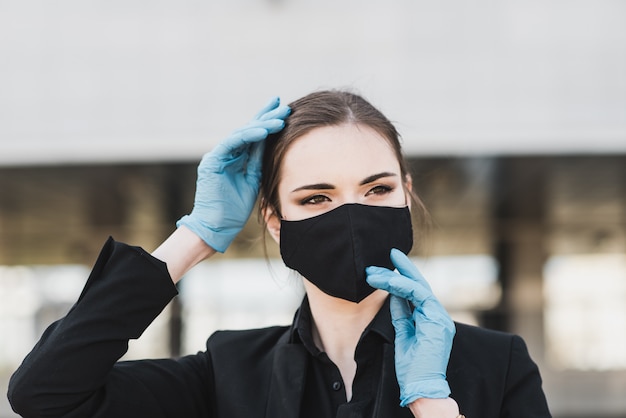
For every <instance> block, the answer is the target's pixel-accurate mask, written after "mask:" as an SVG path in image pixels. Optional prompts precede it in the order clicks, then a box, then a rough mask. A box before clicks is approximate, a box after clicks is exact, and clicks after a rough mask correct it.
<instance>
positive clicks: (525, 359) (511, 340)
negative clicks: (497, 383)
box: [450, 323, 534, 372]
mask: <svg viewBox="0 0 626 418" xmlns="http://www.w3.org/2000/svg"><path fill="white" fill-rule="evenodd" d="M455 325H456V335H455V336H454V341H453V345H452V352H451V353H450V364H451V365H454V366H456V367H459V368H465V367H473V366H474V367H478V368H481V369H482V368H483V367H485V366H488V367H487V369H488V370H492V371H494V372H497V371H498V370H500V371H502V372H505V371H506V370H508V369H509V367H510V366H511V365H512V364H517V365H518V366H522V365H523V364H525V363H527V364H528V365H529V366H530V365H534V363H533V362H532V360H531V358H530V355H529V353H528V349H527V347H526V343H525V342H524V340H523V339H522V338H521V337H520V336H519V335H515V334H511V333H508V332H502V331H495V330H491V329H486V328H481V327H476V326H472V325H467V324H462V323H456V324H455Z"/></svg>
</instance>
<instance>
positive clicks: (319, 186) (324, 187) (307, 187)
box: [291, 171, 397, 193]
mask: <svg viewBox="0 0 626 418" xmlns="http://www.w3.org/2000/svg"><path fill="white" fill-rule="evenodd" d="M384 177H397V174H396V173H390V172H388V171H383V172H382V173H377V174H372V175H371V176H367V177H365V178H364V179H363V180H361V182H360V183H359V185H360V186H363V185H366V184H368V183H372V182H374V181H376V180H378V179H381V178H384ZM334 188H335V186H333V185H332V184H330V183H315V184H306V185H304V186H300V187H296V188H295V189H293V190H292V191H291V193H294V192H298V191H300V190H332V189H334Z"/></svg>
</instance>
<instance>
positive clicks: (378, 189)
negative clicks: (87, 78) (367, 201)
mask: <svg viewBox="0 0 626 418" xmlns="http://www.w3.org/2000/svg"><path fill="white" fill-rule="evenodd" d="M392 191H393V187H391V186H387V185H385V184H381V185H378V186H375V187H372V188H371V189H370V190H368V192H367V193H366V194H365V195H366V196H369V195H382V194H387V193H390V192H392Z"/></svg>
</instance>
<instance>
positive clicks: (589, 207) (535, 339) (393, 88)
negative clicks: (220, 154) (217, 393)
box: [0, 0, 626, 418]
mask: <svg viewBox="0 0 626 418" xmlns="http://www.w3.org/2000/svg"><path fill="white" fill-rule="evenodd" d="M321 88H348V89H351V90H355V91H357V92H360V93H361V94H363V95H364V96H366V97H367V98H368V99H370V100H371V101H372V102H373V103H374V104H375V105H377V106H378V107H379V108H380V109H381V110H382V111H383V112H384V113H385V114H386V115H387V116H389V117H390V119H392V120H393V121H394V122H395V123H396V125H397V127H398V129H399V130H400V131H401V133H402V135H403V138H404V145H405V150H406V153H407V155H408V156H409V158H410V162H411V165H412V167H413V172H414V183H415V189H416V191H417V193H418V194H419V195H420V196H421V197H422V199H423V200H424V202H425V203H426V206H427V207H428V208H429V209H430V211H431V214H432V217H433V225H432V227H431V228H430V229H429V230H426V229H421V228H419V229H417V230H416V236H417V238H419V242H420V245H418V246H416V248H415V249H414V251H413V253H412V256H413V257H415V261H416V263H418V264H419V265H420V267H421V268H422V270H423V272H424V273H425V275H426V277H427V278H429V280H431V281H432V284H433V287H434V289H435V292H436V293H437V295H439V296H440V298H441V299H442V301H443V302H444V304H445V305H446V307H447V308H448V309H449V310H450V312H451V313H452V315H453V316H454V317H455V318H456V319H458V320H462V321H467V322H472V323H476V324H480V325H483V326H486V327H490V328H495V329H502V330H506V331H510V332H515V333H518V334H520V335H522V336H523V337H524V338H525V340H526V342H527V343H528V345H529V350H530V352H531V355H532V356H533V358H534V359H535V360H536V361H537V362H538V363H539V366H540V369H541V371H542V375H543V378H544V388H545V391H546V394H547V396H548V401H549V403H550V406H551V409H552V411H553V414H554V415H555V417H561V418H565V417H571V418H574V417H578V418H581V417H594V418H602V417H626V2H623V1H620V0H595V1H584V0H560V1H558V0H547V1H546V0H509V1H496V0H479V1H473V2H464V1H436V2H428V1H421V0H420V1H387V2H382V1H363V0H361V1H346V2H332V1H327V0H321V1H306V0H294V1H289V0H254V1H253V0H230V1H228V2H200V1H193V0H182V1H181V0H179V1H176V2H174V1H148V0H130V1H129V0H126V1H123V2H122V1H117V0H113V1H110V0H109V1H94V2H84V1H75V0H74V1H70V0H66V1H61V2H45V1H42V0H39V1H29V2H16V1H10V0H0V389H1V390H2V392H3V393H5V392H6V382H7V380H8V376H9V375H10V373H11V372H12V371H13V370H14V369H15V368H16V367H17V365H18V364H19V362H20V361H21V359H22V358H23V357H24V355H25V354H26V353H27V352H28V351H29V350H30V348H31V347H32V345H33V344H34V343H35V341H36V340H37V338H38V336H39V335H40V334H41V332H42V331H43V329H44V328H45V327H46V326H47V325H48V324H49V323H50V322H51V321H53V320H54V319H56V318H58V317H60V316H62V315H63V314H64V313H65V312H66V311H67V309H68V308H69V307H70V306H71V304H72V303H73V301H74V300H75V299H76V297H77V295H78V293H79V292H80V290H81V287H82V285H83V283H84V282H85V280H86V277H87V274H88V272H89V270H90V267H91V265H92V264H93V262H94V261H95V258H96V256H97V253H98V251H99V248H100V246H101V245H102V244H103V243H104V240H105V239H106V238H107V237H108V236H109V235H113V236H114V237H115V238H116V239H118V240H121V241H125V242H128V243H131V244H134V245H140V246H143V247H144V248H146V249H152V248H154V247H155V246H156V245H158V243H159V242H160V241H161V240H163V239H164V238H165V237H166V236H167V235H168V234H169V233H170V232H171V231H172V229H173V225H174V222H175V220H176V219H178V218H179V217H180V216H181V215H183V214H185V213H188V212H189V210H190V209H191V206H192V202H193V193H194V187H195V184H194V183H195V168H196V165H197V162H198V161H199V159H200V157H201V155H202V154H203V153H204V152H206V151H207V150H209V149H211V147H212V146H214V145H215V144H216V143H217V142H218V141H219V140H220V139H221V138H223V137H225V136H226V135H227V134H228V133H229V132H230V131H231V130H232V129H234V128H236V127H238V126H239V125H241V124H243V123H245V122H247V121H248V119H249V118H250V117H251V116H252V115H253V114H254V113H255V112H256V110H257V109H258V108H259V107H260V106H262V105H263V103H265V101H266V100H267V99H268V98H269V97H271V96H273V95H280V96H281V97H282V98H283V100H284V101H290V100H293V99H295V98H298V97H300V96H301V95H304V94H306V93H308V92H310V91H313V90H317V89H321ZM346 161H347V163H349V156H346ZM261 235H262V232H261V228H260V227H259V225H258V223H257V222H256V219H255V218H253V219H251V221H250V223H249V225H248V226H247V227H246V229H245V230H244V231H243V233H242V234H241V236H240V237H239V238H238V239H237V240H236V241H235V243H234V245H233V246H232V247H231V248H230V249H229V250H228V252H227V253H226V254H224V255H221V256H218V257H215V258H214V259H212V260H211V261H209V262H204V263H202V264H201V265H199V266H198V267H197V268H196V269H194V270H192V272H190V273H189V274H188V277H186V278H185V280H183V282H182V284H181V286H180V291H181V295H180V297H179V298H178V299H176V300H175V301H174V302H172V304H171V305H170V306H169V307H168V309H167V310H166V311H165V312H164V313H163V314H162V315H161V316H160V317H159V318H158V319H157V321H155V323H154V324H153V325H152V326H151V327H150V328H149V329H148V331H146V333H145V334H144V336H142V338H141V339H140V340H138V341H136V342H133V344H132V345H131V349H130V351H129V353H128V355H127V358H137V357H154V356H168V355H179V354H184V353H188V352H195V351H197V350H201V349H202V348H203V342H204V340H205V339H206V337H207V336H208V335H209V334H210V333H211V332H212V331H213V330H215V329H218V328H249V327H256V326H264V325H269V324H277V323H280V324H287V323H289V322H290V321H291V317H292V315H293V312H294V310H295V308H296V307H297V305H298V303H299V301H300V298H301V296H302V290H301V288H300V286H299V285H298V280H297V278H295V277H293V276H292V275H291V274H290V273H289V272H288V271H286V270H285V269H284V267H282V265H281V262H280V260H279V259H278V254H277V251H276V248H275V246H274V245H273V242H271V240H268V241H267V250H268V253H269V260H266V259H265V258H264V250H263V240H262V239H261V238H260V237H261ZM13 416H14V415H13V414H12V413H11V412H10V408H9V406H8V404H7V402H6V400H5V396H2V398H0V417H2V418H4V417H13Z"/></svg>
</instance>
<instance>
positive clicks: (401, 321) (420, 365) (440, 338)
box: [365, 249, 456, 406]
mask: <svg viewBox="0 0 626 418" xmlns="http://www.w3.org/2000/svg"><path fill="white" fill-rule="evenodd" d="M391 262H392V263H393V264H394V266H396V268H397V270H398V271H397V272H395V271H391V270H389V269H386V268H383V267H367V268H366V270H365V271H366V273H367V282H368V283H369V284H370V286H372V287H376V288H378V289H383V290H386V291H387V292H389V293H391V295H392V296H391V300H390V310H391V321H392V323H393V326H394V328H395V330H396V339H395V363H396V375H397V378H398V384H399V385H400V405H401V406H406V405H408V404H410V403H411V402H413V401H415V400H416V399H419V398H447V397H448V395H450V387H449V386H448V382H447V381H446V368H447V366H448V360H449V358H450V350H451V349H452V339H453V338H454V334H455V332H456V329H455V326H454V322H453V321H452V319H451V318H450V316H449V315H448V313H447V312H446V310H445V309H444V308H443V306H442V305H441V303H439V301H438V300H437V298H435V296H434V295H433V293H432V291H431V289H430V286H429V285H428V282H426V280H425V279H424V277H422V275H421V273H420V272H419V270H418V269H417V267H415V265H413V263H412V262H411V260H409V258H408V257H407V256H406V255H404V253H402V252H401V251H399V250H397V249H393V250H391ZM409 302H410V304H411V305H412V307H411V306H409Z"/></svg>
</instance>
